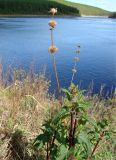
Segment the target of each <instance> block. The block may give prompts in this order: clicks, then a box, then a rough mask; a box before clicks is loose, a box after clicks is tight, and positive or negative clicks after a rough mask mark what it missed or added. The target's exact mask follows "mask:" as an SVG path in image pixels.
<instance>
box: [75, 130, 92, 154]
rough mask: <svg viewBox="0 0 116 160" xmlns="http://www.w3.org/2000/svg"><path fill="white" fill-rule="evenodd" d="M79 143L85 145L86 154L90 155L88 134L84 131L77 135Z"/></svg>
mask: <svg viewBox="0 0 116 160" xmlns="http://www.w3.org/2000/svg"><path fill="white" fill-rule="evenodd" d="M78 140H79V143H80V144H81V143H82V144H85V145H86V147H87V154H88V155H90V153H91V143H90V140H89V138H88V135H87V134H86V133H85V132H81V133H80V134H79V136H78Z"/></svg>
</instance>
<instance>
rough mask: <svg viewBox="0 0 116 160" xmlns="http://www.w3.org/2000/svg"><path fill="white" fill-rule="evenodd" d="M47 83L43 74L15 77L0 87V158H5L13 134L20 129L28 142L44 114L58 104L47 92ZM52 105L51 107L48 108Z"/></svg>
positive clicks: (48, 83) (33, 136) (37, 128)
mask: <svg viewBox="0 0 116 160" xmlns="http://www.w3.org/2000/svg"><path fill="white" fill-rule="evenodd" d="M49 85H50V82H49V81H47V80H46V79H45V75H44V74H43V73H42V74H40V75H39V76H34V77H33V79H32V76H28V75H26V76H25V78H24V79H23V81H19V80H18V79H16V78H15V81H14V82H12V83H11V85H10V86H7V87H4V85H1V87H0V138H1V140H0V159H1V160H2V159H5V156H6V154H7V147H8V143H9V141H11V137H12V134H13V133H15V131H17V130H21V131H22V132H23V133H24V135H26V137H27V139H28V141H31V140H32V139H33V138H35V136H36V135H37V134H38V133H39V131H40V130H39V129H40V126H41V124H42V121H43V119H45V117H48V116H50V114H51V113H50V110H53V107H54V106H57V101H56V100H55V99H54V97H53V96H50V95H49V94H48V89H49ZM51 108H52V109H51Z"/></svg>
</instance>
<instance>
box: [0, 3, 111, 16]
mask: <svg viewBox="0 0 116 160" xmlns="http://www.w3.org/2000/svg"><path fill="white" fill-rule="evenodd" d="M53 6H54V7H55V8H59V12H58V15H75V16H80V15H94V16H108V15H109V14H110V12H108V11H105V10H103V9H100V8H97V7H92V6H88V5H82V4H79V3H72V2H68V1H65V0H0V14H1V15H48V14H49V13H48V10H49V8H52V7H53Z"/></svg>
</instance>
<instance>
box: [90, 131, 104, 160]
mask: <svg viewBox="0 0 116 160" xmlns="http://www.w3.org/2000/svg"><path fill="white" fill-rule="evenodd" d="M103 136H104V131H103V132H102V133H101V135H100V138H99V139H98V141H97V143H96V144H95V146H94V148H93V151H92V153H91V155H90V157H89V158H88V160H92V157H93V155H94V153H95V151H96V149H97V147H98V145H99V143H100V141H101V140H102V138H103Z"/></svg>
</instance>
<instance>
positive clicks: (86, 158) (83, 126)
mask: <svg viewBox="0 0 116 160" xmlns="http://www.w3.org/2000/svg"><path fill="white" fill-rule="evenodd" d="M50 12H51V13H52V15H53V16H54V15H55V13H57V9H55V8H52V9H51V10H50ZM56 24H57V22H56V21H54V20H51V21H49V26H50V27H51V28H50V31H51V46H50V47H49V51H50V52H51V54H52V56H53V61H54V69H55V75H56V80H57V87H58V92H59V93H60V85H59V79H58V74H57V69H56V62H55V53H56V51H57V50H58V49H57V47H56V46H55V45H54V41H53V30H54V28H55V26H56ZM79 53H80V45H79V46H78V50H77V56H76V57H75V63H74V68H73V70H72V71H73V75H72V79H71V85H70V87H69V88H68V89H62V92H63V93H64V98H63V104H62V107H60V109H56V110H55V111H54V114H52V116H51V117H49V118H48V119H46V120H45V121H44V123H43V125H42V128H41V129H42V132H41V134H39V135H38V136H37V138H36V139H35V141H34V146H35V147H36V148H37V149H39V150H40V151H41V150H43V151H44V152H45V158H44V159H46V160H97V159H96V152H97V149H98V147H99V144H100V143H101V142H102V140H103V139H106V140H107V139H108V138H110V136H111V135H112V132H113V131H112V130H110V127H109V124H110V123H109V121H108V120H107V119H106V118H104V117H102V118H101V119H98V120H97V119H94V118H91V117H90V115H89V114H88V109H89V107H90V106H91V103H90V102H89V101H88V100H87V99H86V96H84V91H83V90H82V91H81V90H79V88H78V86H76V85H74V83H73V80H74V75H75V73H76V71H77V68H76V67H77V62H78V61H79V57H78V55H79Z"/></svg>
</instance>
